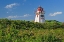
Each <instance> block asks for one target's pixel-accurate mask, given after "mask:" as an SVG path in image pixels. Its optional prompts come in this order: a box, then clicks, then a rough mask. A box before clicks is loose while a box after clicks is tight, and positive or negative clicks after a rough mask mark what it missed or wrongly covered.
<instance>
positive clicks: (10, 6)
mask: <svg viewBox="0 0 64 42" xmlns="http://www.w3.org/2000/svg"><path fill="white" fill-rule="evenodd" d="M17 5H18V3H12V4H9V5H6V6H5V8H7V9H9V8H13V7H14V6H17Z"/></svg>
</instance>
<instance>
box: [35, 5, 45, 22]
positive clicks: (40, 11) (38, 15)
mask: <svg viewBox="0 0 64 42" xmlns="http://www.w3.org/2000/svg"><path fill="white" fill-rule="evenodd" d="M35 22H39V23H44V22H45V17H44V10H43V8H42V7H41V6H40V7H38V8H37V11H36V16H35Z"/></svg>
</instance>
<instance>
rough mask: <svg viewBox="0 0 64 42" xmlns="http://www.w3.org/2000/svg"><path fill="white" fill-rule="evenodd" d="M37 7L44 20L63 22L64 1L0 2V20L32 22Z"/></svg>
mask: <svg viewBox="0 0 64 42" xmlns="http://www.w3.org/2000/svg"><path fill="white" fill-rule="evenodd" d="M38 6H41V7H43V8H44V11H45V19H46V20H57V21H60V22H64V0H0V18H9V19H17V20H18V19H19V20H34V19H35V11H36V9H37V8H38Z"/></svg>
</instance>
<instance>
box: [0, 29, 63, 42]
mask: <svg viewBox="0 0 64 42" xmlns="http://www.w3.org/2000/svg"><path fill="white" fill-rule="evenodd" d="M0 42H64V29H62V28H59V29H37V28H33V29H26V30H24V29H20V30H18V29H8V28H5V29H4V30H3V29H2V30H0Z"/></svg>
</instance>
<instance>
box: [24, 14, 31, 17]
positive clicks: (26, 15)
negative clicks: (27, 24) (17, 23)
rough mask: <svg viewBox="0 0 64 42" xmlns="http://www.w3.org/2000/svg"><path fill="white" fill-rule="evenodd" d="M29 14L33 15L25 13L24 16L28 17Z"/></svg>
mask: <svg viewBox="0 0 64 42" xmlns="http://www.w3.org/2000/svg"><path fill="white" fill-rule="evenodd" d="M28 16H31V15H29V14H25V15H23V17H28Z"/></svg>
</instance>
